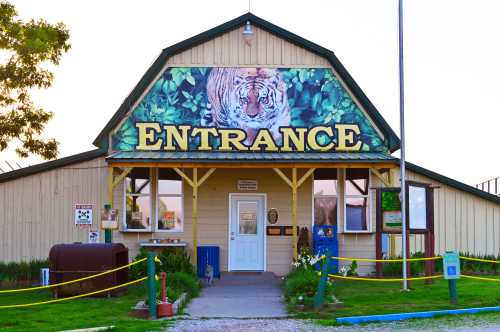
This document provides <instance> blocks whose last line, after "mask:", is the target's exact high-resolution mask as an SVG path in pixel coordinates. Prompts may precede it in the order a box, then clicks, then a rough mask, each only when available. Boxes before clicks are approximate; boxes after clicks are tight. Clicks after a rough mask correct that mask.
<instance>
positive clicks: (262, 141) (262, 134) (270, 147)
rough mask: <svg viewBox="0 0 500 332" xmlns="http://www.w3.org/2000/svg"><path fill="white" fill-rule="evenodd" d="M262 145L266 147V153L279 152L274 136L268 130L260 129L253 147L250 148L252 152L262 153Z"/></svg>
mask: <svg viewBox="0 0 500 332" xmlns="http://www.w3.org/2000/svg"><path fill="white" fill-rule="evenodd" d="M261 145H264V146H265V147H264V151H267V152H278V147H277V146H276V143H275V142H274V139H273V136H272V135H271V133H270V132H269V130H267V129H266V128H261V129H259V132H258V133H257V136H255V139H254V141H253V143H252V146H251V147H250V151H260V150H261V147H260V146H261Z"/></svg>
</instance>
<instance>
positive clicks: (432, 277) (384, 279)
mask: <svg viewBox="0 0 500 332" xmlns="http://www.w3.org/2000/svg"><path fill="white" fill-rule="evenodd" d="M328 276H329V277H332V278H338V279H347V280H361V281H379V282H393V281H403V280H405V278H383V279H377V278H362V277H344V276H339V275H336V274H329V275H328ZM442 276H443V275H441V274H440V275H435V276H429V277H414V278H406V280H408V281H412V280H426V279H436V278H441V277H442Z"/></svg>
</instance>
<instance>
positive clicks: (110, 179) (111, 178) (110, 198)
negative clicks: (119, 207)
mask: <svg viewBox="0 0 500 332" xmlns="http://www.w3.org/2000/svg"><path fill="white" fill-rule="evenodd" d="M114 171H115V169H114V167H113V166H111V167H108V204H109V205H111V206H113V188H114V186H113V184H114Z"/></svg>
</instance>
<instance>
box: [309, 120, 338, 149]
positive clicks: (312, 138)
mask: <svg viewBox="0 0 500 332" xmlns="http://www.w3.org/2000/svg"><path fill="white" fill-rule="evenodd" d="M320 132H324V133H326V134H327V135H328V136H330V137H332V136H333V129H332V127H326V126H317V127H313V128H311V129H310V130H309V132H308V133H307V145H309V147H310V148H311V149H312V150H314V151H322V152H323V151H330V150H332V149H333V148H334V147H335V143H333V142H330V143H329V144H327V145H319V144H318V142H317V141H316V137H317V136H318V133H320Z"/></svg>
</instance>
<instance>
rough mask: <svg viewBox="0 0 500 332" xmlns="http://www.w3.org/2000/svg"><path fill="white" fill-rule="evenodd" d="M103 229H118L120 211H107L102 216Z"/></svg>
mask: <svg viewBox="0 0 500 332" xmlns="http://www.w3.org/2000/svg"><path fill="white" fill-rule="evenodd" d="M101 228H102V229H118V210H117V209H109V210H108V209H106V210H104V211H103V212H102V214H101Z"/></svg>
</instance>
